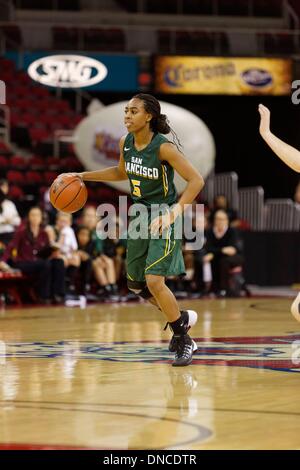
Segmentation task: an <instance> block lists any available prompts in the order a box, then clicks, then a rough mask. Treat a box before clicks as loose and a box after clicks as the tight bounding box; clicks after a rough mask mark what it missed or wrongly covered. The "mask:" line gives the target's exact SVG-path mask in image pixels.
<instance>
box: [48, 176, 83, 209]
mask: <svg viewBox="0 0 300 470" xmlns="http://www.w3.org/2000/svg"><path fill="white" fill-rule="evenodd" d="M87 196H88V193H87V189H86V186H85V184H84V182H83V181H82V179H81V178H80V177H79V176H76V175H62V176H59V177H58V178H56V179H55V180H54V181H53V183H52V185H51V187H50V202H51V204H52V205H53V207H55V209H57V210H59V211H62V212H68V213H72V212H77V211H79V210H80V209H81V208H82V207H83V206H84V205H85V203H86V200H87Z"/></svg>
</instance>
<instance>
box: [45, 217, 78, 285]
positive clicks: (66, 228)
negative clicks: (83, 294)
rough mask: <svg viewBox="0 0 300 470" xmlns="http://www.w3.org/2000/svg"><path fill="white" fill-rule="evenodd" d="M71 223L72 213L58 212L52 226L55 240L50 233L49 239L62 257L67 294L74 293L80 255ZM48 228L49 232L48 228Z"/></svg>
mask: <svg viewBox="0 0 300 470" xmlns="http://www.w3.org/2000/svg"><path fill="white" fill-rule="evenodd" d="M71 225H72V214H68V213H66V212H58V213H57V216H56V224H55V227H54V232H55V237H56V238H55V240H53V236H51V235H50V239H51V241H52V244H53V241H54V243H55V246H56V247H57V248H58V249H59V252H60V258H61V259H63V261H64V265H65V268H66V269H67V288H68V293H69V294H75V293H76V283H75V280H76V277H77V274H78V270H79V267H80V264H81V260H80V256H79V254H78V252H77V250H78V244H77V240H76V236H75V232H74V230H73V228H72V227H71ZM48 230H49V232H48V233H49V234H50V233H51V232H50V229H49V228H48Z"/></svg>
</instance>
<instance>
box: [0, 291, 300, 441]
mask: <svg viewBox="0 0 300 470" xmlns="http://www.w3.org/2000/svg"><path fill="white" fill-rule="evenodd" d="M290 302H291V301H290V300H288V299H276V298H273V299H262V298H260V299H257V298H251V299H233V300H193V301H184V302H181V303H180V305H181V307H182V308H193V309H195V310H197V312H198V314H199V320H198V323H197V325H196V327H194V328H193V330H192V331H191V333H192V336H193V337H194V338H197V342H198V344H199V351H198V353H197V354H196V355H195V356H194V362H193V364H192V365H191V366H188V367H185V368H174V367H171V365H170V362H171V360H172V356H171V355H170V354H169V353H168V351H167V346H168V340H169V337H170V335H169V332H165V331H163V327H164V324H165V323H164V319H163V318H162V315H161V314H160V313H159V312H158V311H156V310H155V308H154V307H152V306H150V305H149V306H148V305H146V304H145V303H131V304H99V305H95V306H89V307H88V308H86V309H85V310H81V309H79V308H66V307H55V308H31V309H22V310H21V309H19V310H17V309H11V310H3V311H1V312H0V340H1V341H0V422H1V426H0V448H2V449H4V448H10V449H16V448H25V449H26V448H93V449H300V441H299V435H300V393H299V380H300V375H299V372H300V324H298V323H297V322H296V321H295V320H294V319H293V318H292V316H291V315H290V313H289V305H290Z"/></svg>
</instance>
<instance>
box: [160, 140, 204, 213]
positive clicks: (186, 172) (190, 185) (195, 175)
mask: <svg viewBox="0 0 300 470" xmlns="http://www.w3.org/2000/svg"><path fill="white" fill-rule="evenodd" d="M159 157H160V160H161V161H166V162H168V163H169V164H170V165H171V166H172V167H173V168H174V170H175V171H177V173H178V174H179V175H180V176H181V177H182V178H183V179H184V180H185V181H186V182H187V185H186V187H185V190H184V191H183V193H182V195H181V197H180V199H179V201H178V202H177V204H176V205H175V206H174V207H173V208H172V211H171V218H172V219H173V220H171V222H172V221H174V220H175V219H176V217H178V215H181V214H182V213H183V211H184V206H185V204H191V203H192V202H193V201H194V199H195V198H196V196H197V195H198V194H199V192H200V191H201V189H202V188H203V186H204V180H203V178H202V176H201V175H200V173H199V172H198V171H197V170H196V168H195V167H194V166H193V165H192V164H191V163H190V162H189V161H188V160H187V159H186V158H185V156H184V155H183V154H182V153H181V152H180V151H179V150H178V149H177V148H176V146H175V145H174V144H171V143H169V142H166V143H164V144H162V145H161V146H160V155H159Z"/></svg>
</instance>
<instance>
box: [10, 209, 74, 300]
mask: <svg viewBox="0 0 300 470" xmlns="http://www.w3.org/2000/svg"><path fill="white" fill-rule="evenodd" d="M42 217H43V215H42V211H41V210H40V208H39V207H32V208H31V209H30V210H29V213H28V220H27V223H26V224H25V225H24V227H23V228H20V229H19V230H18V231H17V232H16V233H15V235H14V237H13V239H12V240H11V242H10V243H9V245H8V246H7V248H6V250H5V252H4V254H3V256H2V261H4V262H9V264H10V265H11V266H12V267H13V268H16V269H19V270H20V271H21V272H22V273H24V274H27V275H29V276H34V278H35V280H36V286H35V287H36V292H37V295H38V298H37V301H38V302H40V303H45V304H49V303H50V301H51V300H53V301H54V302H55V303H58V302H61V301H62V299H63V297H64V294H65V291H64V286H65V268H64V263H63V261H62V260H61V259H59V258H55V257H51V255H52V253H53V250H52V247H51V243H50V240H49V236H48V234H47V232H46V230H45V229H44V227H43V225H42Z"/></svg>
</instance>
